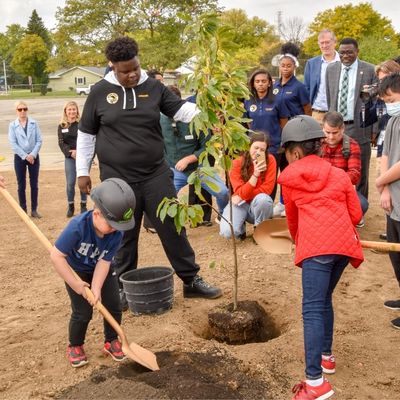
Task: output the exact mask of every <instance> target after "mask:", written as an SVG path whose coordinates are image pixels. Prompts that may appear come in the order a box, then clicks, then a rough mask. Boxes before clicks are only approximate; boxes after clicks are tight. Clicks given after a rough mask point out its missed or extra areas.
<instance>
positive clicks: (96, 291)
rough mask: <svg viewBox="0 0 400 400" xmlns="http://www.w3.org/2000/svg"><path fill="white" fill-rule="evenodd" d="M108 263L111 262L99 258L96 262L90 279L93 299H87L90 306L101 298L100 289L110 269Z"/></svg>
mask: <svg viewBox="0 0 400 400" xmlns="http://www.w3.org/2000/svg"><path fill="white" fill-rule="evenodd" d="M110 265H111V262H110V261H105V260H99V261H98V262H97V264H96V267H95V269H94V274H93V279H92V293H93V295H94V299H93V302H92V301H89V303H90V304H91V305H92V306H94V305H95V304H96V303H97V302H98V301H99V300H101V289H102V287H103V284H104V281H105V280H106V278H107V275H108V273H109V271H110Z"/></svg>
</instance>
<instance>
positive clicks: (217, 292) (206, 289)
mask: <svg viewBox="0 0 400 400" xmlns="http://www.w3.org/2000/svg"><path fill="white" fill-rule="evenodd" d="M220 296H222V291H221V289H220V288H217V287H215V286H211V285H209V284H208V283H207V282H206V281H204V280H203V278H202V277H201V276H198V275H196V276H195V277H194V278H193V281H192V282H191V283H188V284H185V283H184V284H183V297H185V298H193V297H203V298H205V299H216V298H218V297H220Z"/></svg>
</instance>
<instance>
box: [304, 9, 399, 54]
mask: <svg viewBox="0 0 400 400" xmlns="http://www.w3.org/2000/svg"><path fill="white" fill-rule="evenodd" d="M309 29H310V32H311V35H310V36H309V37H308V38H307V39H306V40H305V41H304V52H305V53H306V54H308V55H310V56H314V55H317V54H320V50H319V47H318V33H319V32H320V31H321V30H322V29H331V30H332V31H333V32H335V34H336V36H337V39H338V41H340V40H341V39H343V38H344V37H352V38H354V39H356V40H358V41H361V39H363V38H366V37H379V38H380V40H381V41H391V40H394V41H395V42H396V43H397V37H396V33H395V31H394V29H393V27H392V24H391V21H390V20H389V19H387V18H385V17H383V16H382V15H380V14H379V13H378V12H377V11H375V10H374V9H373V7H372V4H371V3H360V4H357V5H352V4H346V5H343V6H338V7H335V8H334V9H329V10H325V11H323V12H321V13H319V14H318V15H317V16H316V18H315V20H314V21H313V22H312V23H311V24H310V26H309ZM367 56H368V55H367V54H364V55H363V59H364V60H366V61H370V62H372V60H369V59H368V57H367ZM384 59H385V58H384V56H383V57H382V59H381V61H382V60H384Z"/></svg>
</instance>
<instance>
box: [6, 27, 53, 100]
mask: <svg viewBox="0 0 400 400" xmlns="http://www.w3.org/2000/svg"><path fill="white" fill-rule="evenodd" d="M48 58H49V49H48V48H47V46H46V44H45V42H44V41H43V39H42V38H41V37H39V36H38V35H25V37H24V38H23V39H22V40H21V42H20V43H19V44H18V45H17V47H16V49H15V52H14V56H13V59H12V61H11V67H12V68H13V69H14V70H15V71H16V72H18V73H20V74H22V75H25V76H31V77H32V79H33V83H34V84H42V85H44V86H46V84H47V79H48V78H47V75H46V74H44V72H43V71H45V69H46V62H47V60H48ZM42 94H45V91H44V93H43V92H42Z"/></svg>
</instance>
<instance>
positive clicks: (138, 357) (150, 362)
mask: <svg viewBox="0 0 400 400" xmlns="http://www.w3.org/2000/svg"><path fill="white" fill-rule="evenodd" d="M0 191H1V193H2V195H3V196H4V197H5V199H6V200H7V201H8V203H9V204H10V205H11V207H12V208H13V209H14V210H15V211H16V212H17V214H18V215H19V216H20V217H21V218H22V220H23V221H24V222H25V224H26V225H28V228H29V229H30V230H31V231H32V232H33V233H34V234H35V235H36V237H37V238H38V239H39V240H40V241H41V242H42V244H43V246H44V247H45V248H46V249H47V250H49V251H50V250H51V249H52V247H53V246H52V244H51V243H50V241H49V240H48V239H47V238H46V236H45V235H44V234H43V233H42V232H41V231H40V229H39V228H38V227H37V226H36V225H35V224H34V223H33V222H32V221H31V219H30V218H29V217H28V215H27V214H26V213H25V212H24V210H22V208H21V207H20V206H19V204H18V203H17V202H16V201H15V200H14V198H13V197H12V196H11V195H10V193H9V192H8V191H7V190H5V189H3V188H0ZM71 271H72V273H73V274H74V276H75V278H76V279H78V280H81V278H80V277H79V276H78V275H77V274H76V273H75V271H74V270H73V269H72V268H71ZM85 290H86V296H87V297H88V298H89V299H90V300H92V299H94V295H93V293H92V291H91V290H90V289H89V288H88V287H86V288H85ZM95 307H96V308H97V310H98V311H99V312H100V313H101V314H102V315H103V317H104V318H105V319H106V320H107V322H108V323H109V324H110V325H111V326H112V327H113V328H114V330H115V331H116V332H117V334H118V336H119V338H120V340H121V344H122V351H123V352H124V353H125V354H126V356H127V357H129V358H130V359H131V360H133V361H136V362H137V363H138V364H140V365H143V366H144V367H146V368H148V369H150V370H152V371H157V370H159V369H160V368H159V366H158V364H157V358H156V355H155V354H154V353H152V352H151V351H150V350H147V349H145V348H143V347H141V346H139V345H138V344H136V343H134V342H132V343H130V344H129V342H128V339H127V337H126V335H125V332H124V331H123V329H122V327H121V325H120V324H119V323H118V322H117V321H116V320H115V319H114V317H113V316H112V315H111V314H110V313H109V311H108V310H107V309H106V308H105V307H104V306H103V304H102V303H101V302H100V301H98V302H97V303H96V305H95Z"/></svg>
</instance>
